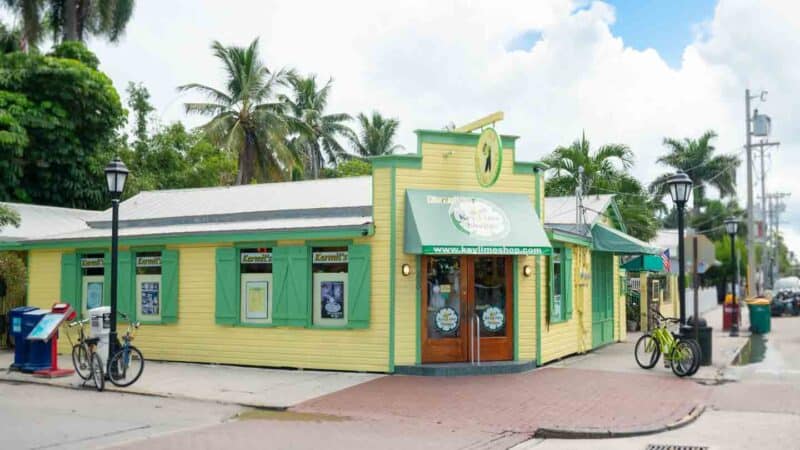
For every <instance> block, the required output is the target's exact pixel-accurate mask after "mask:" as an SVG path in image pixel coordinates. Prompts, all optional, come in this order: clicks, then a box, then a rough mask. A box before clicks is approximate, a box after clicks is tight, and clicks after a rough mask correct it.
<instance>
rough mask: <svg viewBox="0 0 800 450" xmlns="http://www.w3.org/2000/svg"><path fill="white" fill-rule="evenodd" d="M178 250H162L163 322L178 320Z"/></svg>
mask: <svg viewBox="0 0 800 450" xmlns="http://www.w3.org/2000/svg"><path fill="white" fill-rule="evenodd" d="M178 284H179V279H178V251H177V250H163V251H162V252H161V290H162V294H161V296H162V297H161V300H162V309H161V322H162V323H175V322H177V321H178Z"/></svg>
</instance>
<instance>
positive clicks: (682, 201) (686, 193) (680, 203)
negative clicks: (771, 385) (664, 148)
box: [667, 171, 692, 325]
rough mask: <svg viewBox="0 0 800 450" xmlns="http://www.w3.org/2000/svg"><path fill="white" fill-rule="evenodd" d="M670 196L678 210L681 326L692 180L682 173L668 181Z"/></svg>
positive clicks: (683, 317) (683, 308) (684, 302)
mask: <svg viewBox="0 0 800 450" xmlns="http://www.w3.org/2000/svg"><path fill="white" fill-rule="evenodd" d="M667 186H669V195H670V197H672V201H673V202H674V203H675V207H676V208H677V210H678V298H679V299H680V308H681V310H680V320H681V325H684V324H686V257H685V253H684V249H683V214H684V208H686V203H687V202H688V201H689V197H690V196H691V195H692V179H691V178H689V176H688V175H686V174H685V173H683V172H682V171H678V172H677V173H676V174H675V175H673V176H671V177H669V180H667Z"/></svg>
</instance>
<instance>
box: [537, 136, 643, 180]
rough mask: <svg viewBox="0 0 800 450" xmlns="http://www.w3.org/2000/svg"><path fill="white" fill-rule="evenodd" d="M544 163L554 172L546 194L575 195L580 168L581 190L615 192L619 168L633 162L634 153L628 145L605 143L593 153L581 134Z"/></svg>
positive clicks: (548, 157) (551, 154)
mask: <svg viewBox="0 0 800 450" xmlns="http://www.w3.org/2000/svg"><path fill="white" fill-rule="evenodd" d="M543 162H544V163H545V164H547V165H548V166H549V167H550V169H551V173H552V174H553V176H552V177H551V178H550V180H549V181H548V183H547V185H546V187H545V193H546V195H574V194H575V188H577V187H578V177H579V175H580V171H581V170H582V171H583V175H582V182H583V190H584V193H589V192H594V191H600V193H603V192H602V191H603V190H605V191H616V186H615V185H616V184H617V181H618V177H619V175H620V171H625V170H627V169H629V168H630V167H631V165H633V152H632V151H631V149H630V148H628V146H627V145H623V144H606V145H603V146H602V147H600V148H599V149H597V151H595V152H594V153H593V152H592V151H591V145H590V143H589V141H588V140H587V139H586V133H583V134H581V138H580V139H578V140H576V141H575V142H573V143H572V144H571V145H570V146H569V147H558V148H556V149H555V150H553V152H552V153H550V154H549V155H548V156H546V157H545V158H544V160H543ZM581 168H582V169H581Z"/></svg>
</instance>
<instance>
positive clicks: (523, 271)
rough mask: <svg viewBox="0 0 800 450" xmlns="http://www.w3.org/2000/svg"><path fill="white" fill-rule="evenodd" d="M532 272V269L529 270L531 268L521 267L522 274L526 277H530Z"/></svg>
mask: <svg viewBox="0 0 800 450" xmlns="http://www.w3.org/2000/svg"><path fill="white" fill-rule="evenodd" d="M532 272H533V269H531V266H523V267H522V274H523V275H525V276H526V277H529V276H531V273H532Z"/></svg>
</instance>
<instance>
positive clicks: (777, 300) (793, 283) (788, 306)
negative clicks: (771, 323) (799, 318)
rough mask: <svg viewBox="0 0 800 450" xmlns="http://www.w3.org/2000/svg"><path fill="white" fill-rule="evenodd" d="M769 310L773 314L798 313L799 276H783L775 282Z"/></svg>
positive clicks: (799, 297) (794, 314) (799, 300)
mask: <svg viewBox="0 0 800 450" xmlns="http://www.w3.org/2000/svg"><path fill="white" fill-rule="evenodd" d="M773 293H774V295H773V297H772V303H771V305H770V310H771V312H772V315H773V316H781V315H783V314H786V313H789V314H791V315H793V316H796V315H798V314H800V278H798V277H785V278H780V279H778V281H776V282H775V286H774V287H773Z"/></svg>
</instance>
